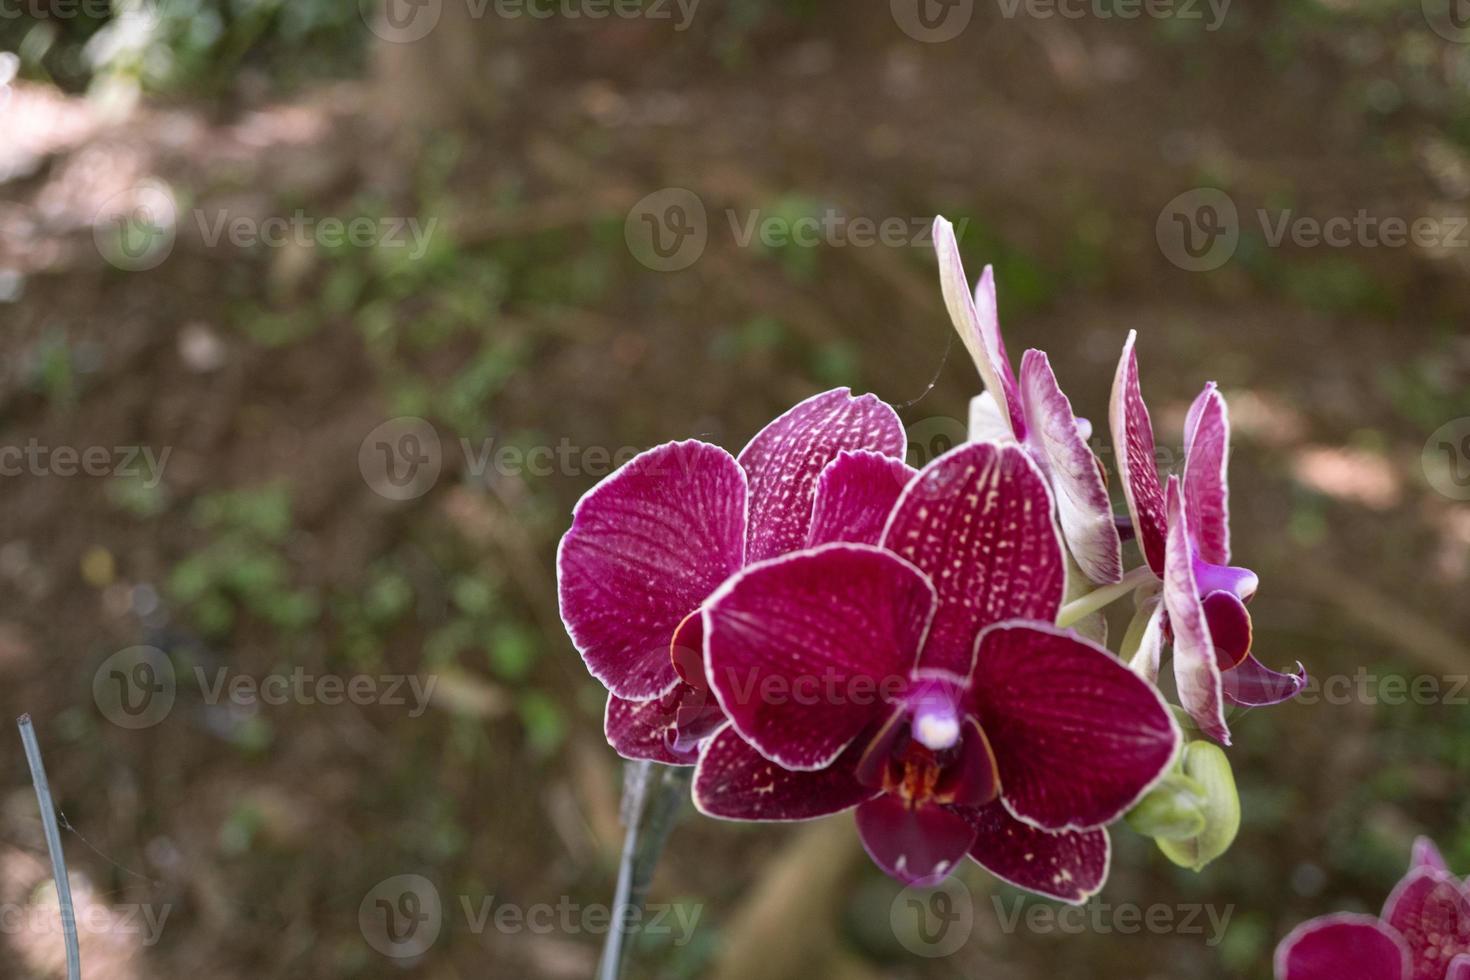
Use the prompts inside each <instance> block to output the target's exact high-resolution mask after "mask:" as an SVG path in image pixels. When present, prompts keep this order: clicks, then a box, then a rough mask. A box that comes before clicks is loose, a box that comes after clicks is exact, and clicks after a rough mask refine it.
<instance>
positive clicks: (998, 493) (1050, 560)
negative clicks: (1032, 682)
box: [883, 443, 1066, 676]
mask: <svg viewBox="0 0 1470 980" xmlns="http://www.w3.org/2000/svg"><path fill="white" fill-rule="evenodd" d="M883 546H884V547H885V548H888V549H889V550H890V551H893V552H894V553H896V554H898V555H901V556H903V557H904V558H906V559H908V560H909V561H911V562H913V563H914V565H915V566H917V567H918V568H919V569H920V570H921V571H922V572H924V573H925V574H926V575H928V576H929V578H930V580H931V581H933V583H934V586H935V588H936V589H937V590H938V592H939V609H938V611H937V612H936V613H935V616H934V625H933V627H932V628H931V629H930V630H929V637H928V639H927V640H926V641H925V642H924V650H923V653H922V654H921V655H920V661H919V662H920V665H921V666H923V667H925V668H933V669H942V670H948V671H950V672H952V673H956V674H959V675H961V676H968V675H969V674H970V668H971V665H972V664H973V663H974V651H975V637H976V636H978V635H979V633H980V630H982V629H984V628H985V627H986V626H989V625H990V624H991V623H994V622H997V621H999V620H1002V619H1009V618H1012V617H1017V616H1024V617H1027V618H1032V619H1041V620H1046V621H1048V622H1050V621H1052V620H1055V619H1056V614H1057V609H1058V608H1059V607H1060V605H1061V601H1062V591H1063V588H1064V584H1065V574H1066V572H1065V560H1064V557H1063V553H1062V542H1061V536H1060V535H1059V533H1058V532H1057V527H1056V524H1055V522H1054V520H1053V518H1052V504H1051V493H1050V491H1049V490H1047V487H1046V480H1045V479H1044V478H1043V477H1042V475H1041V471H1040V470H1038V469H1037V467H1036V464H1035V463H1033V462H1032V461H1031V459H1030V457H1029V456H1028V455H1027V453H1026V451H1025V450H1023V449H1021V448H1020V447H1019V446H1017V445H1014V444H1012V445H1006V446H1001V445H997V444H995V443H969V444H966V445H964V446H960V447H959V448H957V449H953V450H951V451H949V452H947V453H945V454H944V455H943V456H940V457H939V458H938V459H936V460H934V461H933V462H932V463H930V464H929V465H928V466H926V467H924V469H923V470H922V471H921V472H920V474H919V476H918V478H917V479H915V480H914V481H913V482H912V483H910V484H909V485H908V486H907V487H906V488H905V489H904V492H903V496H902V497H900V498H899V501H898V505H897V506H896V507H894V509H893V515H892V516H891V517H890V518H889V520H888V527H887V528H886V529H885V530H884V532H883Z"/></svg>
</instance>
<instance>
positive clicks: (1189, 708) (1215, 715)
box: [1164, 476, 1230, 745]
mask: <svg viewBox="0 0 1470 980" xmlns="http://www.w3.org/2000/svg"><path fill="white" fill-rule="evenodd" d="M1167 500H1168V517H1169V520H1168V528H1169V534H1168V544H1167V546H1166V549H1165V568H1164V609H1165V611H1167V612H1168V614H1169V628H1170V630H1171V631H1172V632H1173V634H1174V681H1175V684H1176V686H1177V687H1178V689H1179V703H1180V704H1181V705H1183V706H1184V710H1185V711H1186V712H1188V713H1189V716H1190V718H1192V719H1194V723H1195V724H1196V725H1198V726H1199V728H1200V731H1202V732H1204V733H1205V734H1206V735H1208V736H1209V737H1210V738H1213V739H1214V740H1215V741H1217V742H1220V743H1221V744H1222V745H1229V744H1230V728H1229V726H1227V725H1226V724H1225V695H1224V692H1223V682H1222V681H1221V677H1220V664H1219V662H1218V660H1217V659H1216V657H1215V642H1214V640H1213V639H1212V638H1211V637H1210V627H1209V623H1208V620H1207V619H1206V618H1205V609H1204V604H1203V603H1202V602H1201V601H1200V596H1199V587H1198V585H1197V584H1196V583H1195V580H1194V566H1193V559H1192V557H1191V554H1190V546H1189V532H1188V527H1189V525H1188V523H1187V515H1186V513H1185V509H1184V495H1183V493H1182V492H1181V490H1180V484H1179V477H1177V476H1171V477H1169V486H1168V493H1167Z"/></svg>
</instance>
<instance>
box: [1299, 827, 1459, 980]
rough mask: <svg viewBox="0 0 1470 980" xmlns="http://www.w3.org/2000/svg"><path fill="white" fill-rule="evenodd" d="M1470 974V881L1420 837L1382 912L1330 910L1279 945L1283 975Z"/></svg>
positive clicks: (1318, 978) (1441, 978)
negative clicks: (1452, 870)
mask: <svg viewBox="0 0 1470 980" xmlns="http://www.w3.org/2000/svg"><path fill="white" fill-rule="evenodd" d="M1345 977H1352V978H1353V980H1470V884H1467V883H1466V882H1464V881H1461V880H1460V879H1458V878H1456V877H1455V876H1454V875H1452V874H1450V871H1449V868H1448V866H1447V865H1446V864H1445V861H1444V858H1443V857H1442V856H1441V855H1440V853H1439V850H1438V848H1436V847H1435V846H1434V844H1433V843H1431V842H1430V841H1429V840H1427V839H1425V838H1422V837H1421V838H1420V839H1419V840H1418V841H1416V842H1415V844H1414V857H1413V860H1412V861H1411V862H1410V864H1409V871H1408V873H1407V874H1406V875H1405V876H1404V878H1403V880H1401V881H1400V882H1399V883H1398V886H1397V887H1396V888H1394V890H1393V893H1392V894H1390V895H1389V897H1388V901H1387V903H1385V905H1384V907H1383V914H1382V915H1381V916H1372V915H1352V914H1340V915H1328V916H1323V917H1322V918H1319V919H1312V920H1311V921H1309V922H1304V923H1302V924H1301V925H1300V926H1298V927H1297V928H1296V929H1295V930H1293V931H1292V933H1291V934H1290V935H1289V936H1287V937H1286V938H1285V939H1283V940H1282V941H1281V945H1280V946H1278V947H1276V978H1277V980H1343V978H1345Z"/></svg>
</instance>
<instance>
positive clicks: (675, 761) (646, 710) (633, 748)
mask: <svg viewBox="0 0 1470 980" xmlns="http://www.w3.org/2000/svg"><path fill="white" fill-rule="evenodd" d="M689 691H690V689H689V688H688V687H687V686H686V685H684V684H679V685H676V686H675V687H674V689H673V690H672V691H670V692H669V693H667V694H665V695H663V696H661V697H657V698H651V699H650V700H647V701H628V700H625V699H623V698H620V697H618V696H617V695H616V694H609V695H608V698H607V712H606V714H605V715H604V716H603V723H602V728H603V731H604V732H605V733H606V735H607V741H608V744H609V745H611V746H612V747H613V749H614V750H615V751H616V752H617V753H618V755H620V756H622V757H623V758H624V759H647V760H648V761H650V762H662V763H663V764H664V765H666V766H692V765H693V764H694V761H695V756H696V755H697V753H696V752H695V751H693V750H692V747H690V749H689V750H686V751H676V750H675V742H676V739H677V730H676V716H677V714H678V710H679V703H680V701H681V700H682V699H683V698H684V697H685V695H686V694H688V693H689Z"/></svg>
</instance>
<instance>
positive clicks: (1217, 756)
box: [1155, 741, 1240, 871]
mask: <svg viewBox="0 0 1470 980" xmlns="http://www.w3.org/2000/svg"><path fill="white" fill-rule="evenodd" d="M1181 767H1182V769H1183V773H1184V775H1185V776H1186V777H1187V778H1189V779H1190V780H1192V781H1193V782H1194V783H1195V784H1196V786H1197V787H1198V788H1199V789H1200V790H1202V791H1203V796H1204V806H1203V807H1202V808H1201V813H1202V814H1203V816H1204V823H1205V825H1204V829H1202V830H1201V831H1200V832H1199V833H1197V834H1195V835H1193V836H1191V837H1185V838H1178V839H1174V838H1168V837H1157V836H1156V837H1155V840H1156V841H1157V842H1158V845H1159V850H1161V851H1163V852H1164V856H1165V857H1167V858H1168V859H1169V860H1170V861H1173V862H1174V863H1175V864H1177V865H1179V866H1180V867H1181V868H1190V869H1191V870H1194V871H1200V870H1202V869H1203V868H1204V866H1205V865H1207V864H1209V863H1210V862H1211V861H1213V860H1215V858H1217V857H1219V856H1220V855H1222V854H1224V853H1225V852H1226V851H1228V850H1230V845H1231V844H1233V843H1234V842H1235V835H1236V833H1238V832H1239V830H1240V796H1239V795H1238V794H1237V793H1236V791H1235V775H1234V773H1232V772H1231V770H1230V760H1229V759H1228V758H1226V756H1225V753H1224V752H1223V751H1221V749H1220V747H1219V746H1218V745H1215V744H1214V743H1213V742H1205V741H1197V742H1190V743H1189V744H1188V745H1187V746H1185V748H1184V759H1183V761H1182V763H1181ZM1161 785H1162V784H1161Z"/></svg>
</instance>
